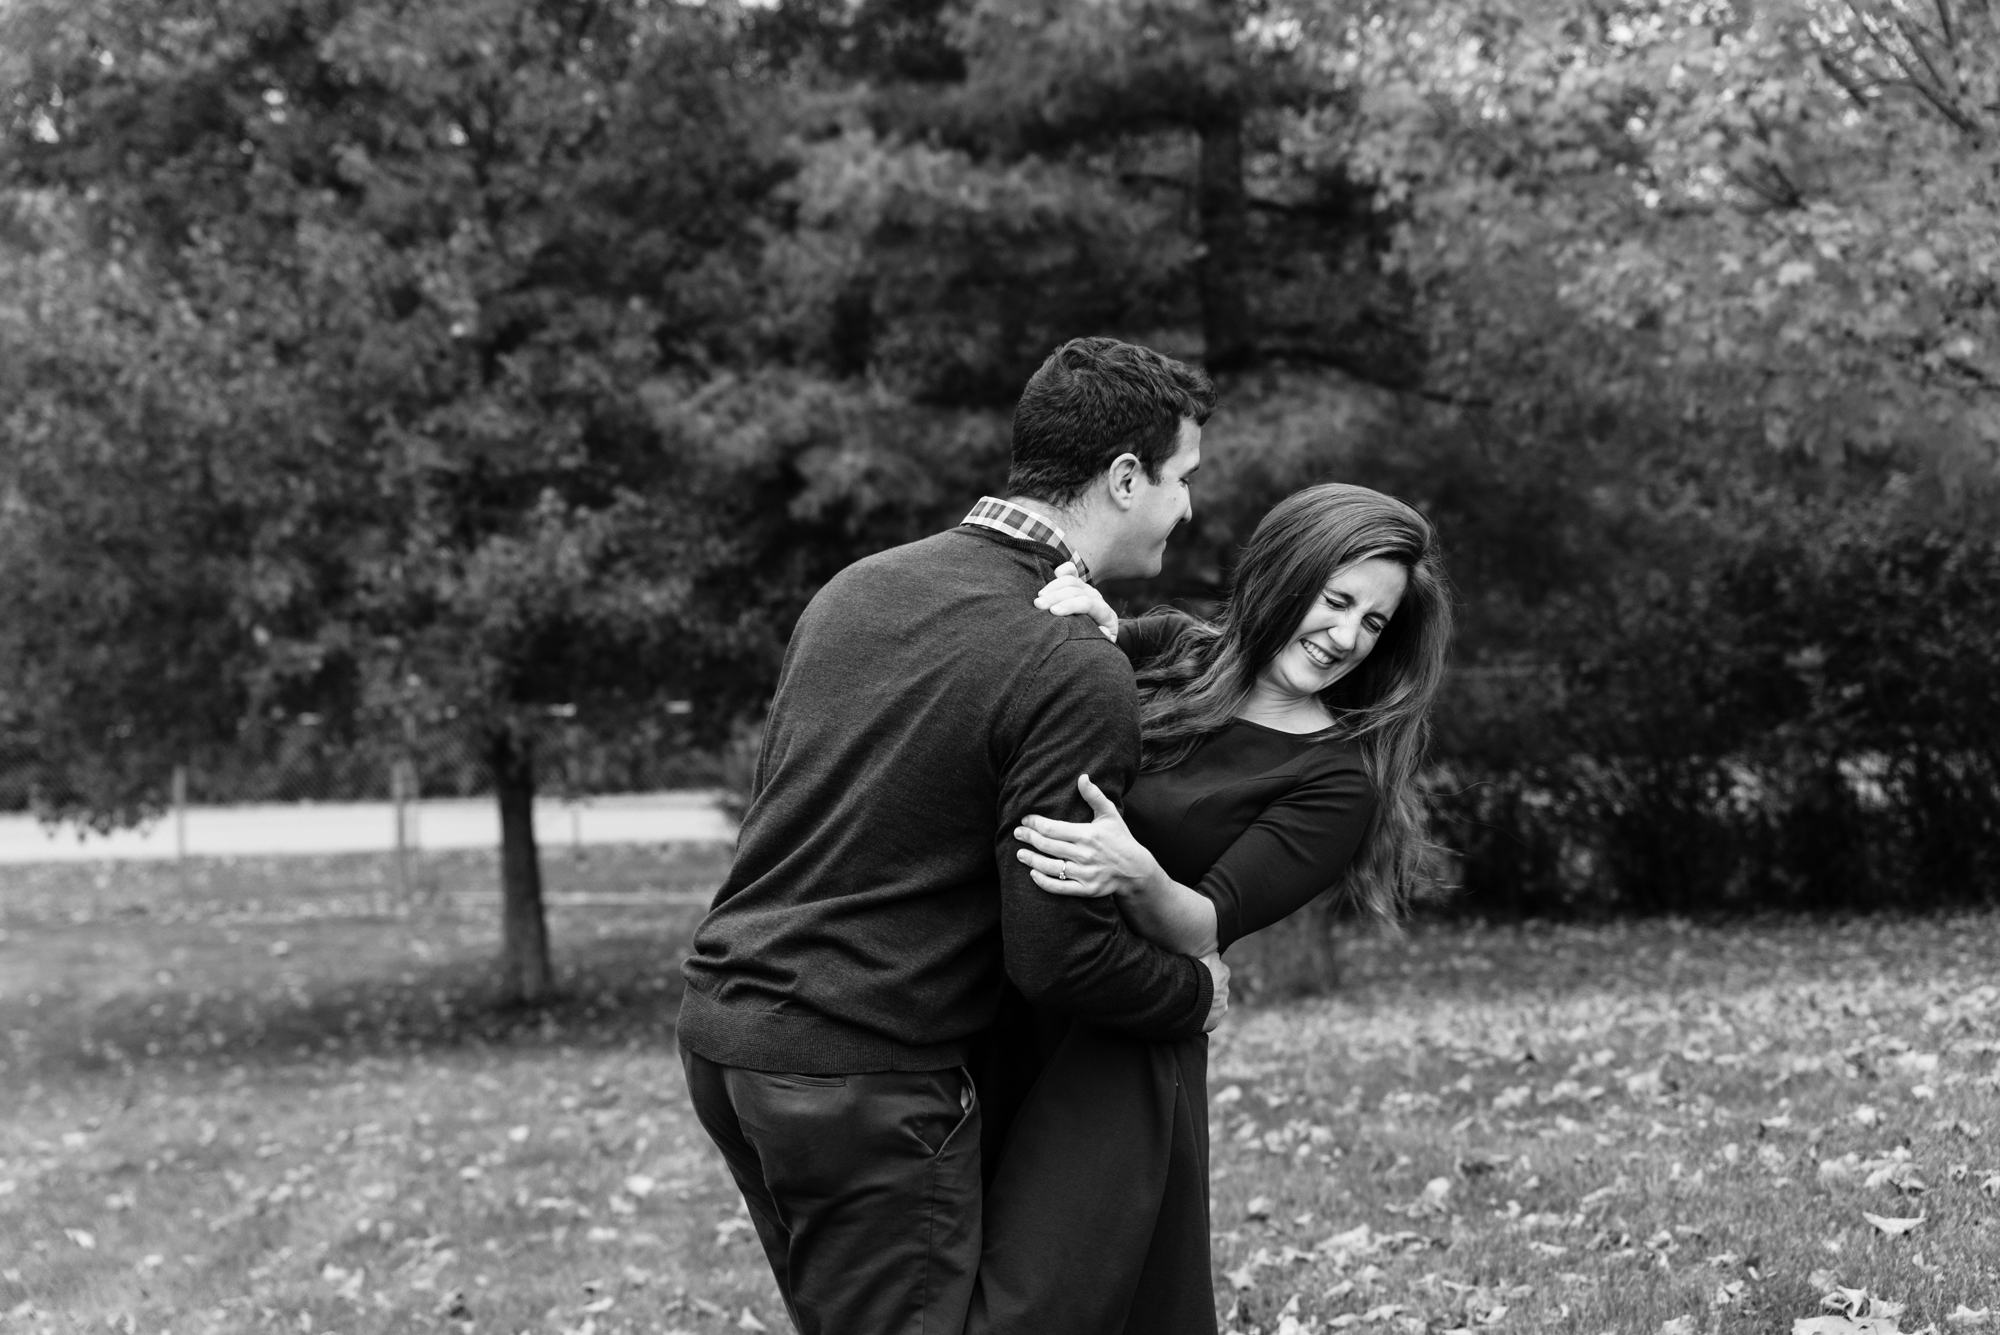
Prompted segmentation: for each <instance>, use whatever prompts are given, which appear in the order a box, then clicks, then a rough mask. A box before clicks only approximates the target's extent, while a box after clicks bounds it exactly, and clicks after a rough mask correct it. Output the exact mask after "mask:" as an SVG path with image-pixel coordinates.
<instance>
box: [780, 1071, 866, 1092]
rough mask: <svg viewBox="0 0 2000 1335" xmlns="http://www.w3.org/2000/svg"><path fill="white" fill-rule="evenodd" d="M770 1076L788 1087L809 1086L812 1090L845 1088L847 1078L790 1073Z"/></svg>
mask: <svg viewBox="0 0 2000 1335" xmlns="http://www.w3.org/2000/svg"><path fill="white" fill-rule="evenodd" d="M770 1076H771V1078H772V1079H773V1080H782V1081H784V1082H785V1083H786V1084H788V1085H811V1086H812V1087H813V1088H814V1089H845V1088H847V1077H846V1076H844V1075H799V1074H797V1073H796V1072H791V1071H772V1072H771V1073H770Z"/></svg>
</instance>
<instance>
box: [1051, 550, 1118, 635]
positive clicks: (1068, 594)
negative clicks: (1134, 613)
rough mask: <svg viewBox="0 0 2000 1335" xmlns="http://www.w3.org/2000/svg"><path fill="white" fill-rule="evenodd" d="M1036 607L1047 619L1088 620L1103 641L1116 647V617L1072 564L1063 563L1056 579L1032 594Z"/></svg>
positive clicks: (1108, 605) (1102, 597) (1058, 569)
mask: <svg viewBox="0 0 2000 1335" xmlns="http://www.w3.org/2000/svg"><path fill="white" fill-rule="evenodd" d="M1035 606H1036V607H1039V608H1041V609H1042V610H1043V611H1044V612H1047V613H1048V614H1049V615H1050V616H1058V617H1070V616H1087V617H1089V618H1090V619H1091V620H1092V621H1095V622H1096V623H1097V629H1098V630H1099V631H1101V632H1102V633H1103V635H1104V638H1105V639H1107V640H1110V641H1112V642H1113V643H1114V644H1115V643H1117V640H1118V614H1117V613H1116V612H1114V611H1112V610H1111V604H1110V603H1107V602H1105V601H1104V595H1103V594H1101V593H1099V592H1098V591H1097V590H1096V589H1095V588H1093V587H1092V586H1091V585H1090V584H1088V583H1086V582H1085V581H1084V580H1083V578H1082V577H1081V576H1079V575H1078V574H1077V573H1076V564H1075V563H1074V562H1071V561H1065V562H1063V563H1062V564H1061V565H1059V566H1057V567H1056V577H1055V578H1054V579H1052V580H1050V581H1049V582H1048V583H1047V584H1044V585H1042V587H1041V590H1040V591H1039V592H1038V593H1036V594H1035Z"/></svg>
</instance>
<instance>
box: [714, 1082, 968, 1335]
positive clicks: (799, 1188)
mask: <svg viewBox="0 0 2000 1335" xmlns="http://www.w3.org/2000/svg"><path fill="white" fill-rule="evenodd" d="M681 1064H682V1067H683V1068H684V1069H685V1070H686V1072H687V1082H688V1093H689V1094H690V1095H691V1096H692V1097H693V1099H694V1109H695V1115H696V1116H697V1117H699V1118H700V1119H701V1124H702V1127H703V1129H704V1130H706V1131H707V1132H708V1134H709V1136H710V1138H711V1139H713V1140H714V1141H715V1144H716V1146H717V1148H719V1149H720V1150H721V1151H722V1156H723V1158H724V1159H725V1160H727V1161H728V1164H729V1171H730V1172H731V1174H733V1175H734V1176H735V1178H736V1185H737V1187H738V1188H740V1189H741V1190H742V1192H743V1199H744V1201H745V1203H747V1204H748V1206H749V1207H750V1220H751V1222H752V1223H753V1224H754V1225H755V1226H756V1229H757V1237H758V1239H759V1240H760V1241H761V1242H762V1243H763V1244H764V1254H765V1255H766V1256H767V1257H769V1258H770V1261H771V1270H772V1272H773V1273H774V1274H775V1275H776V1276H777V1279H778V1288H779V1291H780V1292H782V1293H783V1294H784V1297H785V1305H786V1308H787V1309H788V1310H789V1311H790V1313H791V1317H792V1324H793V1325H795V1326H797V1327H798V1329H799V1332H800V1335H959V1332H960V1331H961V1330H962V1328H963V1327H964V1325H965V1314H966V1307H967V1304H968V1303H969V1302H970V1301H971V1297H972V1286H973V1281H974V1279H975V1278H976V1276H977V1273H978V1270H979V1252H980V1227H979V1212H980V1202H981V1194H980V1181H979V1162H980V1160H979V1122H980V1110H979V1104H978V1100H977V1097H976V1095H975V1093H974V1091H973V1088H972V1080H971V1078H970V1077H969V1076H968V1075H967V1074H966V1072H965V1071H964V1070H962V1069H952V1070H944V1071H880V1072H870V1073H867V1074H857V1075H846V1076H839V1075H784V1074H774V1073H769V1072H764V1071H749V1070H744V1069H741V1068H739V1067H734V1066H721V1065H718V1064H716V1063H715V1062H712V1061H709V1060H708V1059H707V1058H705V1057H702V1056H700V1055H698V1054H696V1053H693V1052H690V1051H688V1049H687V1048H685V1047H683V1048H682V1049H681Z"/></svg>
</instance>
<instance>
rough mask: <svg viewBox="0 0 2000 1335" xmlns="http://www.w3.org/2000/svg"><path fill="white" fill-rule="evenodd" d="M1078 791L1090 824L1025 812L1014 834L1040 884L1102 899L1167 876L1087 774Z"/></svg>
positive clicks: (1139, 889)
mask: <svg viewBox="0 0 2000 1335" xmlns="http://www.w3.org/2000/svg"><path fill="white" fill-rule="evenodd" d="M1054 587H1055V585H1054V584H1051V585H1049V588H1051V589H1052V588H1054ZM1047 591H1048V590H1046V589H1045V590H1043V592H1044V593H1046V592H1047ZM1076 790H1077V791H1078V792H1079V793H1082V794H1083V800H1084V801H1085V802H1088V803H1089V804H1090V810H1091V813H1092V818H1091V821H1090V823H1089V824H1088V825H1079V824H1077V823H1076V822H1074V821H1066V820H1050V819H1049V818H1048V817H1047V816H1026V817H1023V818H1022V821H1021V824H1020V825H1019V826H1017V827H1016V828H1015V830H1014V837H1015V838H1016V839H1019V840H1020V841H1021V842H1022V843H1024V844H1027V845H1028V846H1029V847H1027V848H1022V849H1017V850H1016V851H1015V854H1014V856H1015V857H1018V858H1019V859H1021V861H1022V862H1024V863H1026V864H1027V867H1028V874H1029V875H1031V876H1033V877H1034V878H1035V884H1036V885H1039V886H1040V887H1041V888H1042V889H1044V890H1046V891H1048V892H1049V893H1050V894H1054V895H1069V896H1071V897H1073V898H1078V899H1098V898H1101V897H1103V896H1105V895H1116V894H1125V895H1136V894H1143V893H1145V892H1146V891H1148V890H1150V889H1154V888H1157V886H1158V885H1159V883H1160V882H1162V881H1164V880H1166V873H1165V872H1163V871H1161V870H1160V864H1159V862H1158V861H1157V860H1156V859H1155V858H1154V857H1153V855H1152V854H1151V853H1149V852H1147V851H1146V847H1145V845H1143V844H1141V843H1140V842H1139V841H1138V840H1137V839H1134V838H1133V837H1132V832H1131V831H1130V830H1128V829H1126V828H1125V818H1124V817H1123V816H1121V815H1119V814H1118V808H1117V807H1115V806H1113V805H1112V803H1111V799H1110V798H1108V797H1106V796H1105V795H1104V794H1103V793H1102V792H1101V791H1099V789H1098V787H1097V785H1096V784H1094V783H1092V782H1091V781H1090V776H1089V775H1088V774H1084V775H1080V776H1078V778H1077V781H1076Z"/></svg>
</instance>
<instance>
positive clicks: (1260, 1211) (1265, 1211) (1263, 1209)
mask: <svg viewBox="0 0 2000 1335" xmlns="http://www.w3.org/2000/svg"><path fill="white" fill-rule="evenodd" d="M1243 1217H1244V1218H1246V1219H1269V1218H1270V1217H1271V1198H1270V1197H1269V1196H1252V1197H1251V1198H1250V1203H1249V1204H1248V1205H1246V1206H1244V1207H1243Z"/></svg>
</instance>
